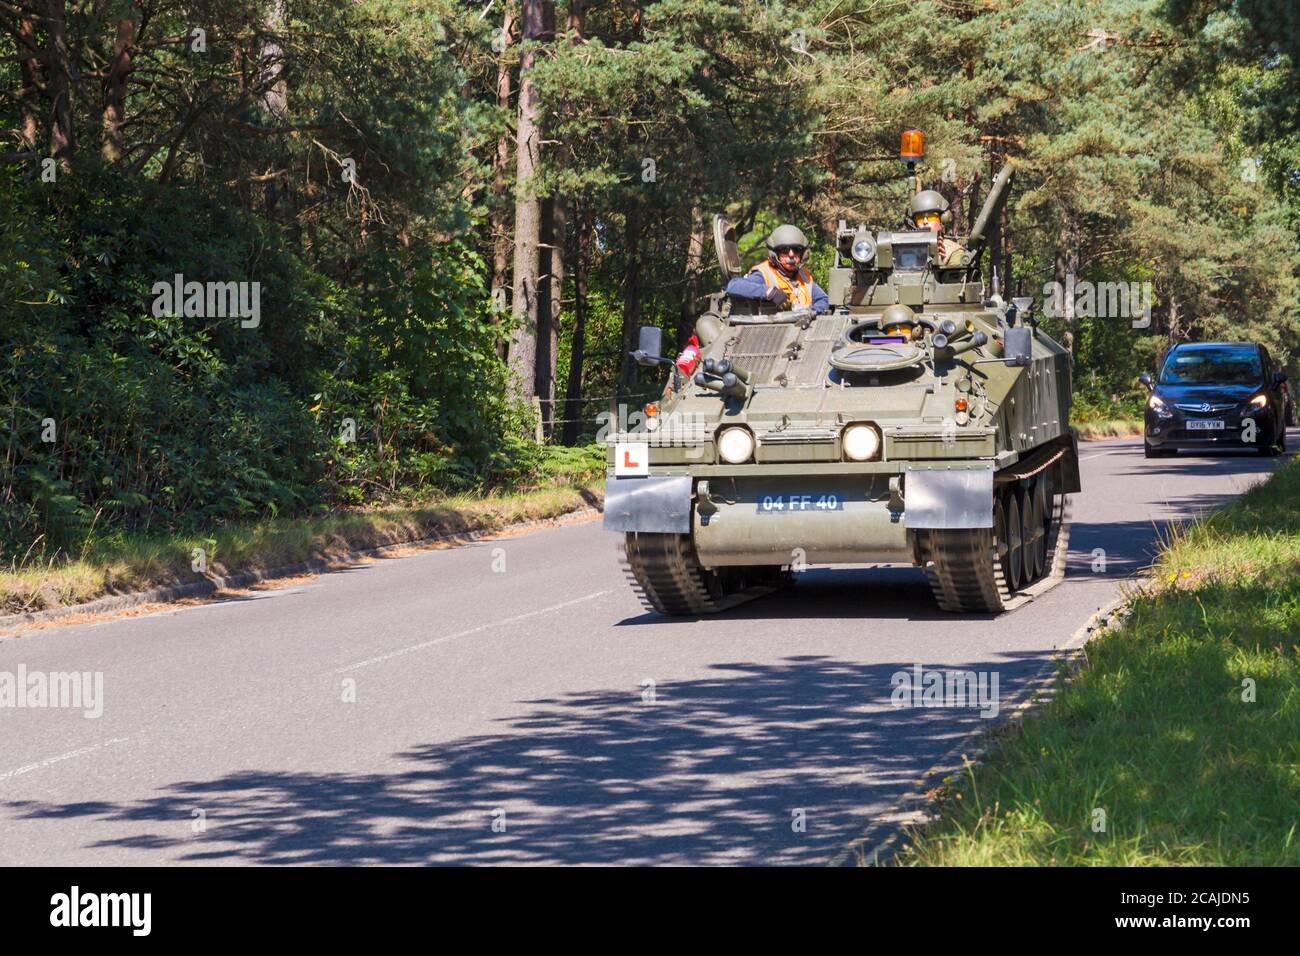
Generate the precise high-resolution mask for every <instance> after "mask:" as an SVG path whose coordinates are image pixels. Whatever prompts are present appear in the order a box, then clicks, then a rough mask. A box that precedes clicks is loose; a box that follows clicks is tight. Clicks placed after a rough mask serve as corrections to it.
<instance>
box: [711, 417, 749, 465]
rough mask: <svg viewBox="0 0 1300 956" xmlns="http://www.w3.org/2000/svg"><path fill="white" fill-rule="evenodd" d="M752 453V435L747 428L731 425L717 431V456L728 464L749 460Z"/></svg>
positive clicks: (737, 463)
mask: <svg viewBox="0 0 1300 956" xmlns="http://www.w3.org/2000/svg"><path fill="white" fill-rule="evenodd" d="M753 454H754V436H753V435H751V434H750V433H749V429H748V428H740V427H739V426H733V427H731V428H724V429H723V430H722V431H721V432H719V433H718V456H719V457H720V458H721V459H722V460H723V461H725V462H726V463H727V464H729V465H739V464H741V463H742V462H746V461H749V459H750V457H751V456H752V455H753Z"/></svg>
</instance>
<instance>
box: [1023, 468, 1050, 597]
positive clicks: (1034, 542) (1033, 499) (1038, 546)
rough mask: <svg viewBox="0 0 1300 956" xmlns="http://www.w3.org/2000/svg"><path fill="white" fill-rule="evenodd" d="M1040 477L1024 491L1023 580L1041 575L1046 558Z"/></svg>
mask: <svg viewBox="0 0 1300 956" xmlns="http://www.w3.org/2000/svg"><path fill="white" fill-rule="evenodd" d="M1044 497H1045V493H1044V490H1043V482H1042V480H1041V479H1038V480H1035V481H1034V482H1033V484H1032V485H1030V487H1029V488H1028V489H1026V491H1025V508H1026V514H1025V541H1026V546H1025V582H1026V583H1030V582H1033V581H1037V580H1038V579H1039V578H1041V577H1042V576H1043V567H1044V565H1045V563H1046V558H1047V525H1046V521H1045V520H1044V519H1045V518H1046V512H1047V506H1046V504H1045V503H1044V501H1043V499H1044Z"/></svg>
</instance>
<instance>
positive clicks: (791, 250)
mask: <svg viewBox="0 0 1300 956" xmlns="http://www.w3.org/2000/svg"><path fill="white" fill-rule="evenodd" d="M776 254H777V255H778V256H790V255H794V256H801V255H803V249H801V248H800V247H799V246H777V248H776Z"/></svg>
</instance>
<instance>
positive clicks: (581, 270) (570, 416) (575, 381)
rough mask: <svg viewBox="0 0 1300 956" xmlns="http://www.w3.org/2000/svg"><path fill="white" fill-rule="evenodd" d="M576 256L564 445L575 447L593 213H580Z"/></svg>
mask: <svg viewBox="0 0 1300 956" xmlns="http://www.w3.org/2000/svg"><path fill="white" fill-rule="evenodd" d="M573 239H574V243H573V245H574V256H573V339H572V341H570V343H569V381H568V385H567V387H566V388H565V391H564V429H563V433H564V443H565V444H566V445H575V444H577V442H578V435H579V434H580V433H581V431H582V363H583V361H584V359H585V358H586V356H585V354H584V353H585V351H586V347H587V342H586V337H587V273H588V272H589V271H590V268H591V213H590V211H589V210H588V209H587V208H586V207H585V206H584V207H582V208H581V209H579V211H578V223H577V233H576V234H575V235H574V237H573Z"/></svg>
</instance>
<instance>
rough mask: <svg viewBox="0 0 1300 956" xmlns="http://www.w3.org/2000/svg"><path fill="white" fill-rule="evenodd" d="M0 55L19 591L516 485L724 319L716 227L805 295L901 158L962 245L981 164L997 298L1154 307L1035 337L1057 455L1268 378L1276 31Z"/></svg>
mask: <svg viewBox="0 0 1300 956" xmlns="http://www.w3.org/2000/svg"><path fill="white" fill-rule="evenodd" d="M0 29H2V32H3V38H2V39H0V45H2V46H3V49H4V54H3V59H0V131H2V132H3V136H4V140H3V142H0V180H3V182H2V183H0V334H2V342H3V353H2V355H0V417H2V418H3V421H4V430H5V434H4V438H3V441H4V452H3V460H2V461H0V508H2V513H3V519H0V551H2V552H3V553H4V554H5V555H6V556H13V557H14V558H15V559H26V558H30V556H32V555H33V554H35V555H37V556H45V555H50V556H53V555H57V554H58V553H60V552H61V551H64V550H68V549H75V548H76V547H77V546H78V544H79V543H80V542H84V541H85V540H86V538H87V536H88V535H91V534H101V535H103V534H120V533H128V532H165V531H167V530H169V529H173V528H181V527H196V526H206V525H211V524H212V523H215V522H222V521H232V520H240V519H248V518H256V517H260V516H266V515H274V514H293V513H302V512H306V511H309V510H312V509H319V508H325V507H335V506H338V505H349V504H363V503H367V502H374V501H382V500H390V499H396V498H410V497H416V496H430V495H437V494H442V493H447V492H453V491H463V490H467V489H491V488H518V487H526V486H529V485H530V484H534V483H537V482H539V481H543V480H544V479H545V475H546V474H547V469H548V468H549V467H552V465H553V463H554V462H555V461H556V460H560V459H562V458H563V456H564V455H566V454H571V452H569V451H567V450H566V446H573V445H578V444H581V443H583V442H589V441H590V439H591V436H592V435H593V434H594V432H595V430H596V423H595V418H596V415H597V414H598V413H599V412H600V411H601V410H603V409H604V408H607V407H608V406H609V403H610V402H611V400H616V399H618V398H634V397H636V396H638V395H639V394H643V393H645V391H646V390H647V389H648V388H651V387H653V385H652V384H650V383H646V382H638V381H637V377H636V371H635V366H634V365H632V364H631V363H629V362H628V360H627V358H626V351H627V349H628V348H629V347H630V346H631V343H632V342H633V340H634V338H635V335H636V329H637V327H638V326H639V325H641V324H644V323H657V324H659V325H660V326H662V327H663V328H664V330H665V332H666V334H667V337H668V338H669V339H670V340H671V339H672V338H673V337H674V336H675V337H676V338H677V339H678V341H681V340H682V338H683V337H684V336H685V335H686V334H687V329H688V328H689V326H690V323H691V322H692V321H693V317H694V314H695V312H696V310H697V308H698V305H699V302H700V297H701V296H704V295H707V294H709V293H711V292H714V291H716V290H717V289H718V287H719V275H718V269H717V266H716V263H715V261H714V256H713V252H712V248H711V245H712V243H711V238H710V237H709V224H710V222H711V220H712V217H713V215H714V214H715V213H724V214H726V215H727V216H728V217H730V218H731V219H732V220H733V221H735V222H737V223H739V225H740V232H741V233H743V234H744V236H745V238H744V241H743V243H742V245H743V247H744V248H745V249H746V250H747V251H748V252H749V254H750V255H751V256H753V257H755V258H756V257H757V255H758V250H759V248H760V247H761V240H762V236H763V235H764V234H765V233H766V232H767V231H768V230H770V229H771V228H772V227H773V226H774V225H775V224H777V223H779V222H782V221H791V222H795V223H797V224H799V225H800V226H801V227H802V228H803V229H804V230H805V232H806V233H807V234H808V235H809V236H810V237H812V239H813V243H814V249H813V256H812V260H811V264H812V267H813V271H814V273H816V274H824V271H825V268H826V265H827V263H828V262H829V260H830V256H831V254H832V240H833V236H834V230H835V226H836V223H837V221H838V220H839V219H840V218H847V219H849V220H855V221H856V220H862V221H866V222H869V223H873V224H875V225H877V226H878V227H881V228H891V227H895V226H897V225H898V224H899V220H900V217H901V215H902V211H903V208H904V204H905V202H906V200H907V197H908V191H909V188H910V187H909V183H908V181H907V179H906V178H905V176H904V175H903V167H902V166H901V164H900V163H899V161H898V158H897V151H898V136H899V133H900V131H901V130H902V129H903V128H905V127H909V126H910V127H916V128H919V129H922V130H924V131H925V133H926V135H927V139H928V149H927V155H926V158H925V160H924V162H923V163H922V165H921V176H922V179H923V181H924V183H925V185H927V186H928V187H933V188H936V189H938V190H940V191H941V192H943V193H944V195H945V196H946V197H947V198H948V199H949V200H950V201H951V202H952V204H953V209H954V213H955V215H956V217H957V219H958V221H959V223H960V222H968V221H969V219H970V218H971V217H973V215H974V212H975V210H977V208H978V205H979V202H980V200H981V198H982V195H983V193H984V191H986V190H987V186H988V183H989V181H990V179H991V177H992V175H993V174H994V173H995V172H996V171H997V170H998V169H999V168H1000V167H1001V166H1002V165H1003V164H1005V163H1007V162H1013V163H1015V164H1016V167H1017V176H1016V179H1015V181H1014V188H1013V192H1012V195H1011V199H1010V201H1009V202H1008V204H1007V207H1006V210H1005V212H1004V213H1003V215H1002V218H1001V221H1000V223H999V224H998V225H999V229H998V230H997V234H996V236H995V241H994V243H993V248H992V255H991V260H992V264H993V265H994V266H995V267H996V268H997V271H998V274H999V280H1000V283H1001V287H1002V289H1003V291H1004V294H1008V293H1009V294H1017V295H1034V296H1036V297H1037V298H1038V299H1039V300H1040V303H1042V300H1044V299H1045V298H1046V296H1045V293H1044V289H1045V287H1047V286H1049V284H1050V283H1052V282H1059V283H1062V284H1063V285H1065V284H1067V283H1069V282H1073V281H1076V280H1077V281H1079V282H1094V283H1096V282H1126V283H1129V282H1137V283H1149V284H1150V285H1149V288H1150V289H1151V290H1152V292H1153V295H1152V300H1151V310H1150V316H1149V317H1150V322H1149V324H1146V323H1145V322H1144V323H1139V324H1140V325H1141V326H1143V327H1139V328H1135V327H1134V323H1133V322H1131V321H1130V320H1129V319H1127V318H1117V317H1114V316H1104V315H1103V316H1099V315H1096V314H1093V312H1094V310H1090V309H1082V308H1076V305H1075V303H1074V301H1073V300H1072V299H1069V298H1067V299H1065V300H1064V301H1063V302H1062V303H1059V304H1060V308H1058V309H1056V310H1055V313H1056V314H1053V315H1052V316H1051V317H1050V318H1049V319H1048V327H1049V329H1050V330H1051V331H1052V332H1053V334H1056V335H1058V336H1068V340H1069V341H1070V342H1071V347H1072V350H1073V353H1074V356H1075V365H1076V396H1075V400H1076V409H1077V412H1078V413H1079V414H1080V415H1120V414H1124V413H1125V412H1130V413H1131V412H1132V411H1134V410H1135V409H1137V408H1138V407H1140V402H1141V399H1142V395H1143V394H1144V393H1143V392H1142V391H1141V389H1140V387H1139V386H1138V385H1137V383H1136V378H1137V375H1138V374H1139V373H1140V372H1142V371H1144V370H1147V369H1149V368H1151V367H1152V365H1153V363H1154V362H1155V360H1156V359H1157V357H1158V355H1159V353H1160V352H1161V350H1162V349H1165V348H1167V347H1168V345H1169V344H1170V343H1172V342H1176V341H1181V340H1187V339H1197V338H1207V337H1216V338H1217V337H1226V338H1234V339H1239V338H1253V339H1258V340H1261V341H1263V342H1265V343H1266V344H1268V345H1269V346H1270V348H1271V349H1272V350H1273V351H1274V352H1275V353H1277V354H1279V355H1282V356H1286V357H1287V358H1288V361H1290V360H1291V358H1292V357H1293V356H1294V355H1296V354H1297V348H1296V345H1295V342H1296V340H1297V335H1300V302H1298V301H1297V299H1298V292H1297V284H1296V283H1297V265H1298V264H1300V256H1298V254H1297V237H1298V236H1300V109H1298V108H1297V105H1296V104H1297V103H1298V102H1300V71H1298V70H1297V62H1298V60H1300V8H1297V7H1296V6H1295V4H1294V3H1293V2H1292V0H805V2H783V0H657V2H656V0H588V2H583V0H568V2H567V3H566V2H563V0H558V2H557V0H310V2H308V0H192V2H182V0H0ZM959 231H960V230H959ZM192 287H195V288H197V289H198V292H196V293H195V292H192ZM214 290H215V295H214ZM223 290H224V291H223ZM225 291H228V292H229V293H230V296H229V298H228V299H223V298H222V296H223V294H224V292H225ZM236 292H237V294H236ZM214 301H215V304H216V306H217V307H216V308H214V307H213V305H214ZM1043 304H1045V303H1043ZM227 306H228V307H227Z"/></svg>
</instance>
